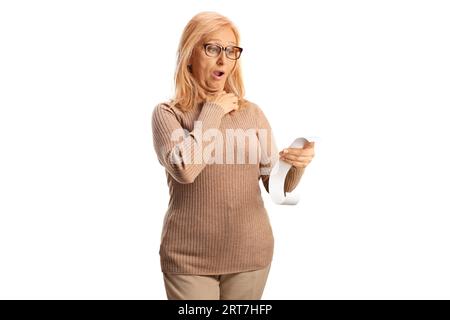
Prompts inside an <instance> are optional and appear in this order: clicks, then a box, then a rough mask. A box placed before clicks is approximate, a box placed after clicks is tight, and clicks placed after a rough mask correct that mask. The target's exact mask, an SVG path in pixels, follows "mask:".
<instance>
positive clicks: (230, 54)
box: [203, 43, 244, 60]
mask: <svg viewBox="0 0 450 320" xmlns="http://www.w3.org/2000/svg"><path fill="white" fill-rule="evenodd" d="M203 48H205V53H206V55H207V56H209V57H213V58H215V57H217V56H219V55H220V54H221V53H222V50H223V51H225V55H226V56H227V58H228V59H231V60H237V59H239V57H240V56H241V53H242V50H244V49H242V48H241V47H236V46H228V47H222V46H219V45H218V44H214V43H205V44H204V45H203Z"/></svg>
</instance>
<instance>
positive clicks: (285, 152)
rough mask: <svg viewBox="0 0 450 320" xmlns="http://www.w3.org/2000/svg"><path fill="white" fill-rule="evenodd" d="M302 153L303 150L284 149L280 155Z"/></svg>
mask: <svg viewBox="0 0 450 320" xmlns="http://www.w3.org/2000/svg"><path fill="white" fill-rule="evenodd" d="M302 152H303V149H302V148H284V149H283V150H281V151H280V152H279V154H293V155H301V154H302Z"/></svg>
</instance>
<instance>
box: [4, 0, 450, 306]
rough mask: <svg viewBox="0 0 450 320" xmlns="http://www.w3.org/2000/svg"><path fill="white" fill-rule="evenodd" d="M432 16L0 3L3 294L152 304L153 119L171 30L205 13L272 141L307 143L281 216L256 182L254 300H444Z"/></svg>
mask: <svg viewBox="0 0 450 320" xmlns="http://www.w3.org/2000/svg"><path fill="white" fill-rule="evenodd" d="M449 7H450V6H449V4H448V2H446V1H392V0H390V1H380V0H378V1H279V0H277V1H266V2H264V1H234V0H227V1H186V0H184V1H166V0H165V1H159V2H157V1H153V2H151V1H2V2H1V3H0V107H1V109H0V213H1V214H0V298H2V299H166V296H165V291H164V286H163V281H162V273H161V271H160V265H159V255H158V250H159V241H160V234H161V228H162V221H163V218H164V213H165V210H166V207H167V201H168V189H167V185H166V179H165V174H164V168H163V167H162V166H161V165H160V164H159V162H158V161H157V158H156V154H155V152H154V149H153V145H152V135H151V122H150V120H151V112H152V110H153V108H154V106H155V105H156V104H157V103H159V102H162V101H165V100H166V99H168V98H170V97H171V96H172V93H173V88H174V86H173V73H174V70H175V58H176V48H177V46H178V41H179V38H180V36H181V32H182V30H183V28H184V26H185V25H186V23H187V22H188V21H189V19H190V18H191V17H192V16H193V15H195V14H196V13H198V12H200V11H209V10H212V11H217V12H219V13H222V14H224V15H225V16H227V17H229V18H230V19H231V20H232V21H234V22H235V24H236V25H237V26H238V28H239V30H240V32H241V35H242V43H241V45H242V47H244V52H243V56H242V60H241V62H242V67H243V73H244V82H245V85H246V93H247V94H246V98H247V99H249V100H251V101H253V102H255V103H257V104H258V105H259V106H260V107H261V108H262V109H263V111H264V113H265V114H266V116H267V117H268V119H269V121H270V123H271V125H272V128H273V130H274V133H275V136H276V139H277V143H278V146H279V147H280V148H282V147H287V146H288V145H289V144H290V143H291V142H292V140H293V139H294V138H296V137H298V136H308V135H309V136H311V135H312V136H318V137H320V139H321V141H320V142H319V143H316V157H315V158H314V160H313V162H312V163H311V164H310V166H309V167H308V168H307V171H306V172H305V174H304V176H303V178H302V180H301V183H300V185H299V186H298V189H297V191H298V192H300V193H301V200H300V202H299V204H298V205H296V206H278V205H274V204H273V203H272V202H271V200H270V198H269V196H268V194H267V193H266V192H265V190H264V189H262V191H263V192H262V193H263V195H264V200H265V204H266V208H267V210H268V212H269V216H270V219H271V222H272V227H273V231H274V236H275V255H274V261H273V264H272V269H271V273H270V275H269V279H268V282H267V286H266V289H265V292H264V296H263V298H264V299H442V298H446V299H449V298H450V273H449V272H448V271H449V270H450V257H449V249H450V248H449V243H450V232H449V227H450V217H449V213H450V210H449V209H450V206H449V204H448V190H449V181H450V180H449V178H450V172H449V171H450V170H449V160H450V156H449V151H448V140H447V139H448V137H449V134H450V132H449V131H450V130H449V129H448V124H447V123H448V119H449V118H448V108H449V107H450V92H449V91H450V90H449V89H450V59H449V57H450V41H449V39H450V19H449V16H450V9H449ZM261 188H263V186H262V184H261Z"/></svg>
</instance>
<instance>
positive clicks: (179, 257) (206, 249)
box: [152, 100, 304, 275]
mask: <svg viewBox="0 0 450 320" xmlns="http://www.w3.org/2000/svg"><path fill="white" fill-rule="evenodd" d="M245 101H246V102H247V104H246V106H245V107H242V108H241V109H239V110H237V111H235V112H234V114H231V115H230V114H229V113H227V114H224V111H223V109H222V107H221V106H220V105H218V104H215V103H212V102H205V103H200V104H198V105H197V106H196V107H194V108H193V109H192V110H189V111H187V112H183V111H181V110H180V109H178V108H177V107H174V106H173V105H172V100H170V101H169V102H164V103H160V104H158V105H157V106H156V107H155V108H154V110H153V113H152V132H153V144H154V148H155V151H156V154H157V157H158V160H159V162H160V164H162V165H163V166H164V168H165V172H166V176H167V184H168V188H169V194H170V199H169V203H168V209H167V211H166V214H165V218H164V223H163V229H162V234H161V244H160V250H159V254H160V261H161V270H162V272H165V273H178V274H198V275H200V274H202V275H207V274H226V273H235V272H244V271H250V270H257V269H261V268H264V267H266V266H267V265H268V264H269V263H270V262H271V261H272V256H273V248H274V238H273V234H272V228H271V225H270V221H269V217H268V214H267V211H266V209H265V207H264V203H263V199H262V197H261V190H260V187H259V179H260V178H261V180H262V181H263V184H264V187H265V189H266V191H267V192H269V190H268V189H269V173H270V168H272V166H273V165H274V162H275V161H276V160H277V159H278V158H279V156H278V149H277V147H276V143H275V139H274V138H273V136H272V132H271V127H270V125H269V122H268V121H267V119H266V117H265V115H264V114H263V112H262V110H261V109H260V108H259V106H257V105H256V104H254V103H252V102H250V101H248V100H245ZM194 121H200V122H198V123H197V125H198V124H199V123H201V129H200V130H199V129H198V128H197V129H195V127H194ZM181 128H183V129H186V131H185V134H184V135H181V136H178V139H175V138H173V137H172V134H173V133H174V132H179V131H180V129H181ZM183 129H181V130H183ZM208 129H213V130H210V132H211V131H214V129H217V130H219V131H216V132H220V133H221V134H222V135H223V138H224V143H223V146H224V148H223V150H225V146H226V143H225V141H226V142H227V143H230V145H231V146H233V147H232V148H233V150H234V159H233V160H234V161H233V162H232V163H230V161H226V156H225V154H226V152H225V151H223V161H222V163H220V162H219V163H217V162H211V161H209V160H211V159H212V158H214V156H216V155H217V154H218V152H217V151H216V149H214V148H213V150H214V152H211V145H212V143H213V142H214V141H219V140H217V139H218V138H217V136H216V138H215V139H216V140H211V139H212V138H211V137H209V138H205V134H206V133H207V132H206V131H207V130H208ZM226 129H243V130H244V131H245V130H248V129H255V132H256V138H257V141H258V144H259V145H260V149H259V150H260V151H259V154H260V155H261V157H260V158H258V162H255V161H253V162H252V161H250V160H249V159H250V157H249V145H250V143H245V146H243V145H242V144H239V143H237V139H227V138H225V137H226V132H225V130H226ZM261 129H264V130H261ZM177 130H178V131H177ZM262 131H265V132H268V135H267V137H269V138H268V139H266V140H265V141H267V142H268V143H266V144H264V143H261V142H260V141H262V140H263V139H261V138H260V137H262V135H260V134H259V133H260V132H262ZM206 136H208V135H207V134H206ZM248 140H250V138H249V139H248ZM208 146H209V148H210V149H209V152H207V151H205V149H207V148H208ZM213 146H214V145H213ZM239 146H240V147H239ZM238 147H239V148H241V149H242V148H243V149H244V150H240V151H241V152H243V154H245V162H244V163H242V161H241V163H239V162H238V160H237V156H236V154H237V152H239V150H237V149H238ZM202 155H203V156H202ZM264 155H267V157H268V158H267V157H266V158H265V157H264ZM196 156H198V158H196ZM174 159H176V160H178V161H174ZM195 159H200V160H201V161H197V162H196V161H195ZM267 159H269V160H270V161H269V162H268V163H267V161H266V160H267ZM264 169H265V170H264ZM303 171H304V169H298V168H295V167H291V169H290V171H289V173H288V175H287V178H286V182H285V192H290V191H292V190H293V189H294V188H295V187H296V186H297V184H298V183H299V181H300V178H301V176H302V174H303Z"/></svg>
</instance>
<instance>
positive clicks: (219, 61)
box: [216, 50, 225, 65]
mask: <svg viewBox="0 0 450 320" xmlns="http://www.w3.org/2000/svg"><path fill="white" fill-rule="evenodd" d="M224 61H225V51H224V50H222V51H220V54H219V56H218V57H217V61H216V62H217V64H218V65H223V64H224Z"/></svg>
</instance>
